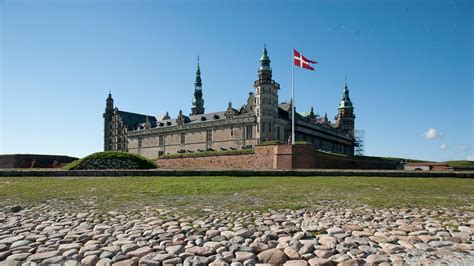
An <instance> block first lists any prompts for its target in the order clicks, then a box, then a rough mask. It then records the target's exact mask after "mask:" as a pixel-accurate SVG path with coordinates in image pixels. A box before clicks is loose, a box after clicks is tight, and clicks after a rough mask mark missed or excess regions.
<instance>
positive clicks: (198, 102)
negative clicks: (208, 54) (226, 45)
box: [191, 55, 204, 115]
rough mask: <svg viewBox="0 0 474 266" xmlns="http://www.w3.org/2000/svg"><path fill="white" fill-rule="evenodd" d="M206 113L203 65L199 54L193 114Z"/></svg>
mask: <svg viewBox="0 0 474 266" xmlns="http://www.w3.org/2000/svg"><path fill="white" fill-rule="evenodd" d="M200 114H204V99H203V98H202V80H201V67H200V66H199V55H198V57H197V69H196V80H195V81H194V97H193V107H192V108H191V115H200Z"/></svg>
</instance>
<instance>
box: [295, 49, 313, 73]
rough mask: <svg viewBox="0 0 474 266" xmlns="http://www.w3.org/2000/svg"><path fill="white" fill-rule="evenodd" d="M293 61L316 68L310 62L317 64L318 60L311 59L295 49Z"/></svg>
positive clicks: (310, 68) (311, 68)
mask: <svg viewBox="0 0 474 266" xmlns="http://www.w3.org/2000/svg"><path fill="white" fill-rule="evenodd" d="M293 63H294V64H295V66H299V67H302V68H306V69H309V70H314V68H313V67H312V66H311V65H310V64H317V63H318V62H316V61H311V60H309V59H308V58H306V57H304V56H303V55H302V54H300V52H298V51H296V50H295V49H293Z"/></svg>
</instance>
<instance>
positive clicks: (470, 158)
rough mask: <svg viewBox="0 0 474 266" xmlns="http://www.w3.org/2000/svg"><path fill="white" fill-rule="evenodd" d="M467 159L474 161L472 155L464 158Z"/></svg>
mask: <svg viewBox="0 0 474 266" xmlns="http://www.w3.org/2000/svg"><path fill="white" fill-rule="evenodd" d="M466 159H467V160H468V161H474V155H469V156H467V158H466Z"/></svg>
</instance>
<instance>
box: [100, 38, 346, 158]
mask: <svg viewBox="0 0 474 266" xmlns="http://www.w3.org/2000/svg"><path fill="white" fill-rule="evenodd" d="M254 87H255V93H253V92H249V94H248V98H247V102H246V104H244V105H243V106H242V107H240V108H234V107H233V106H232V103H231V102H229V103H228V106H227V109H226V110H224V111H221V112H213V113H205V112H204V110H205V109H204V99H203V90H202V80H201V69H200V66H199V58H198V65H197V70H196V79H195V82H194V98H193V101H192V108H191V113H190V115H189V116H188V115H185V114H183V112H182V111H181V110H180V111H179V114H178V116H177V117H176V118H171V117H170V115H169V114H168V112H167V113H166V114H165V115H163V116H156V117H155V116H151V115H142V114H136V113H130V112H125V111H121V110H119V109H118V108H116V107H114V100H113V98H112V95H111V94H110V93H109V96H108V98H107V100H106V108H105V113H104V114H103V118H104V150H105V151H129V152H131V153H136V154H140V155H143V156H145V157H148V158H151V159H156V158H157V157H159V156H161V155H164V154H173V153H193V152H204V151H220V150H238V149H245V148H251V147H254V146H255V145H257V144H262V143H265V142H267V143H268V142H269V141H272V142H279V143H287V142H288V140H289V137H290V136H291V117H292V115H291V112H292V109H293V108H291V103H279V102H278V91H279V90H280V84H278V83H277V82H275V81H274V80H273V79H272V69H271V67H270V58H269V56H268V52H267V49H266V47H265V48H264V49H263V54H262V56H261V58H260V61H259V68H258V79H257V80H256V81H255V82H254ZM354 119H355V115H354V107H353V105H352V102H351V100H350V98H349V90H348V88H347V82H346V84H345V86H344V89H343V94H342V100H341V101H340V104H339V108H338V114H337V115H336V117H335V121H333V122H331V121H329V119H328V117H327V115H325V116H319V115H316V114H315V113H314V111H313V108H311V111H310V112H307V113H295V140H296V141H304V142H307V143H311V144H312V145H314V146H315V147H316V148H317V149H319V150H323V151H329V152H333V153H339V154H345V155H353V154H354V146H355V138H354Z"/></svg>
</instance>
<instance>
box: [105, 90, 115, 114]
mask: <svg viewBox="0 0 474 266" xmlns="http://www.w3.org/2000/svg"><path fill="white" fill-rule="evenodd" d="M105 112H106V113H110V114H111V113H113V112H114V99H113V98H112V93H111V92H110V91H109V97H107V99H106V100H105Z"/></svg>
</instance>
